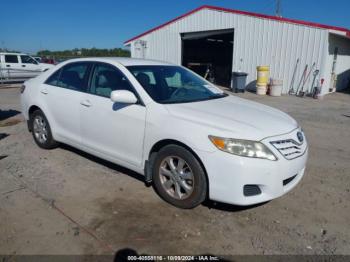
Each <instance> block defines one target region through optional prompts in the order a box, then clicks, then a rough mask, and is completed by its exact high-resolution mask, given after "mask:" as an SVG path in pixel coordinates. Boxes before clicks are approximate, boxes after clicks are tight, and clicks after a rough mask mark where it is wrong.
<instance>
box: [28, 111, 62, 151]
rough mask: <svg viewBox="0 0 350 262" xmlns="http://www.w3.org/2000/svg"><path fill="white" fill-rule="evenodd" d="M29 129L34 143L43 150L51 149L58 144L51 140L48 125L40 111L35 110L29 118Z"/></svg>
mask: <svg viewBox="0 0 350 262" xmlns="http://www.w3.org/2000/svg"><path fill="white" fill-rule="evenodd" d="M30 127H31V130H32V134H33V138H34V141H35V143H36V144H37V145H38V146H39V147H41V148H44V149H53V148H55V147H57V146H58V143H57V142H56V141H55V140H54V139H53V137H52V133H51V128H50V124H49V122H48V121H47V118H46V117H45V115H44V113H43V112H42V111H41V110H36V111H34V112H33V114H31V116H30Z"/></svg>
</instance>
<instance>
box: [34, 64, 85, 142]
mask: <svg viewBox="0 0 350 262" xmlns="http://www.w3.org/2000/svg"><path fill="white" fill-rule="evenodd" d="M91 65H92V64H91V63H89V62H74V63H69V64H67V65H65V66H63V67H62V68H61V69H60V70H58V71H56V72H55V73H54V74H53V75H51V77H49V78H48V80H47V81H46V82H45V84H44V85H43V86H42V88H41V90H40V95H41V96H42V100H43V101H45V107H46V110H47V114H48V116H49V117H50V119H49V121H50V124H51V125H52V129H53V132H54V134H55V135H56V138H57V139H59V140H60V141H62V142H70V143H73V144H77V145H79V144H80V142H81V139H80V108H81V106H82V105H81V104H80V103H81V101H82V98H83V96H84V94H85V92H86V91H87V87H88V85H87V83H88V78H89V73H90V68H91ZM45 113H46V112H45Z"/></svg>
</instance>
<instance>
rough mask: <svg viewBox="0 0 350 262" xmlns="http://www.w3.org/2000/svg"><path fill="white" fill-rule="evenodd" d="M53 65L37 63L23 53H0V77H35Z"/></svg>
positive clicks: (9, 78)
mask: <svg viewBox="0 0 350 262" xmlns="http://www.w3.org/2000/svg"><path fill="white" fill-rule="evenodd" d="M53 66H54V65H51V64H42V63H38V62H37V61H36V60H35V59H34V58H33V57H31V56H29V55H27V54H23V53H0V79H8V80H12V79H26V78H32V77H35V76H37V75H39V74H41V73H42V72H44V71H46V70H48V69H50V68H51V67H53Z"/></svg>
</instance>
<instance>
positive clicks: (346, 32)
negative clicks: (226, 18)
mask: <svg viewBox="0 0 350 262" xmlns="http://www.w3.org/2000/svg"><path fill="white" fill-rule="evenodd" d="M203 9H209V10H214V11H221V12H227V13H232V14H239V15H247V16H252V17H257V18H265V19H270V20H274V21H279V22H284V23H291V24H297V25H304V26H310V27H316V28H321V29H328V30H335V31H340V32H342V33H344V35H346V36H347V37H350V30H349V29H347V28H343V27H337V26H331V25H324V24H318V23H314V22H307V21H302V20H296V19H289V18H284V17H277V16H272V15H265V14H259V13H252V12H246V11H240V10H234V9H229V8H223V7H217V6H211V5H203V6H200V7H198V8H196V9H194V10H192V11H190V12H187V13H186V14H183V15H181V16H178V17H176V18H174V19H172V20H170V21H168V22H166V23H164V24H161V25H159V26H157V27H155V28H152V29H150V30H148V31H146V32H144V33H142V34H139V35H137V36H135V37H133V38H131V39H129V40H127V41H125V42H124V44H128V43H129V42H131V41H133V40H136V39H138V38H140V37H142V36H144V35H147V34H150V33H152V32H154V31H156V30H158V29H161V28H163V27H165V26H167V25H169V24H171V23H174V22H176V21H178V20H180V19H182V18H185V17H187V16H189V15H192V14H193V13H196V12H199V11H201V10H203Z"/></svg>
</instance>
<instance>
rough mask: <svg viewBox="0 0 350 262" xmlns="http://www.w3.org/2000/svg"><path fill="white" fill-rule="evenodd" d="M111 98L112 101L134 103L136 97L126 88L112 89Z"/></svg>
mask: <svg viewBox="0 0 350 262" xmlns="http://www.w3.org/2000/svg"><path fill="white" fill-rule="evenodd" d="M111 100H112V102H114V103H123V104H136V102H137V97H136V96H135V95H134V93H132V92H130V91H128V90H116V91H112V93H111Z"/></svg>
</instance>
